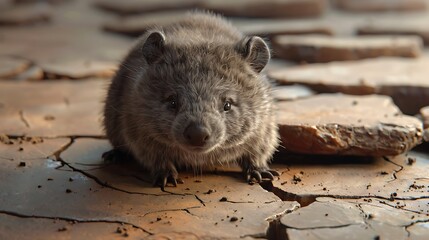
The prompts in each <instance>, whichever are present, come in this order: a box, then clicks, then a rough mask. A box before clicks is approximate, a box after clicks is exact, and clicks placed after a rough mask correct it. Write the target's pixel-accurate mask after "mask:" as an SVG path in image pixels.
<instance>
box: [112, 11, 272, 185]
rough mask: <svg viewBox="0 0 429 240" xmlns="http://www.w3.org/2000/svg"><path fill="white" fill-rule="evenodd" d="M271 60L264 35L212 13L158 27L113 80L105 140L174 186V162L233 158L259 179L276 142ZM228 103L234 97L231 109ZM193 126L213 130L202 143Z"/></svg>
mask: <svg viewBox="0 0 429 240" xmlns="http://www.w3.org/2000/svg"><path fill="white" fill-rule="evenodd" d="M269 58H270V52H269V49H268V47H267V45H266V43H265V42H264V41H263V40H262V39H261V38H259V37H246V36H244V35H242V34H241V33H240V32H238V31H237V30H236V29H235V28H234V27H232V26H231V25H230V24H229V23H228V22H226V21H224V20H223V19H222V18H220V17H218V16H215V15H212V14H207V13H190V14H189V16H188V17H187V18H185V19H184V20H182V21H180V22H177V23H175V24H172V25H170V26H166V27H163V28H155V29H152V30H151V31H149V32H148V33H146V34H145V35H143V36H142V37H141V38H139V39H138V41H137V43H136V45H135V46H134V47H133V48H132V49H131V51H130V52H129V54H128V56H127V57H126V58H125V60H124V61H123V63H122V65H121V67H120V68H119V70H118V72H117V74H116V76H115V77H114V79H113V80H112V83H111V85H110V88H109V91H108V95H107V99H106V102H105V109H104V126H105V130H106V133H107V137H108V139H109V140H110V142H111V143H112V145H113V147H114V148H115V149H116V150H118V151H123V152H129V153H131V154H132V155H133V156H134V158H135V159H136V160H137V161H138V162H140V163H141V164H142V165H143V166H144V167H145V168H147V169H148V170H150V171H151V172H152V174H153V175H154V177H155V180H156V181H157V184H159V185H161V187H163V186H164V185H165V181H167V180H169V181H172V182H173V184H175V179H177V170H176V166H186V167H192V168H196V167H200V166H204V165H212V164H224V163H230V162H238V163H239V164H240V165H241V166H242V168H243V171H244V172H245V173H246V175H247V176H248V177H254V178H256V180H260V179H259V178H260V176H261V173H262V176H267V171H269V168H268V165H267V163H268V162H269V161H270V159H271V157H272V155H273V153H274V151H275V149H276V147H277V146H278V131H277V124H276V122H275V120H274V115H275V114H274V113H273V110H272V98H271V96H270V84H269V82H268V80H267V79H266V77H265V76H264V75H263V74H261V73H260V71H261V70H262V69H263V68H264V67H265V65H266V64H267V63H268V60H269ZM173 100H175V103H176V108H175V109H174V106H175V105H174V103H173ZM226 101H230V102H232V107H231V110H229V111H224V105H225V102H226ZM189 124H199V126H203V127H204V129H206V130H207V131H208V132H209V133H210V138H209V140H207V142H206V144H205V145H204V146H203V147H195V146H190V145H189V144H188V143H187V139H186V137H185V136H184V134H183V132H184V131H185V128H186V127H187V126H188V125H189ZM268 175H270V174H268Z"/></svg>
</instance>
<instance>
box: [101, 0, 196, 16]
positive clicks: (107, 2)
mask: <svg viewBox="0 0 429 240" xmlns="http://www.w3.org/2000/svg"><path fill="white" fill-rule="evenodd" d="M199 2H200V1H199V0H181V1H177V0H163V1H159V0H146V1H141V0H122V1H115V0H99V1H97V2H96V6H98V7H100V8H102V9H106V10H109V11H113V12H116V13H119V14H123V15H126V14H137V13H148V12H156V11H164V10H178V9H192V8H195V7H197V4H198V3H199Z"/></svg>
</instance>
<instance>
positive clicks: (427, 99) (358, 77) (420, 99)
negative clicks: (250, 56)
mask: <svg viewBox="0 0 429 240" xmlns="http://www.w3.org/2000/svg"><path fill="white" fill-rule="evenodd" d="M428 65H429V59H427V58H421V59H416V60H414V59H397V58H379V59H367V60H361V61H352V62H339V63H328V64H313V65H306V66H298V67H288V68H285V69H283V70H275V71H271V72H269V76H270V77H271V78H273V79H275V80H276V81H277V82H278V83H280V84H303V85H306V86H309V87H310V88H312V89H313V90H316V91H318V92H343V93H347V94H356V95H363V94H382V95H388V96H391V97H392V98H393V100H394V102H395V103H396V105H398V107H399V108H400V109H401V111H402V112H404V113H407V114H416V113H418V112H419V110H420V108H422V107H424V106H427V105H429V81H428V76H429V69H428V67H427V66H428ZM386 69H389V71H386Z"/></svg>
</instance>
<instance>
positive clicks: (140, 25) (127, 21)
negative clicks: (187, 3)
mask: <svg viewBox="0 0 429 240" xmlns="http://www.w3.org/2000/svg"><path fill="white" fill-rule="evenodd" d="M186 15H187V11H180V10H176V11H162V12H157V13H147V14H144V15H136V16H128V17H124V18H118V19H116V20H113V21H110V22H107V23H106V24H104V26H103V29H104V30H106V31H109V32H116V33H121V34H124V35H128V36H133V37H136V36H140V35H141V34H143V33H144V32H146V31H147V30H148V29H150V28H152V27H154V26H165V25H168V24H171V23H174V22H177V21H179V20H181V19H183V18H184V17H185V16H186Z"/></svg>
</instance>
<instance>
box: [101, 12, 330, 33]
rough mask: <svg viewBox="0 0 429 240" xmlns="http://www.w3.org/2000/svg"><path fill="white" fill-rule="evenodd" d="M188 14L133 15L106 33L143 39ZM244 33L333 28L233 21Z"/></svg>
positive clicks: (106, 27) (108, 27) (111, 25)
mask: <svg viewBox="0 0 429 240" xmlns="http://www.w3.org/2000/svg"><path fill="white" fill-rule="evenodd" d="M187 13H188V11H186V10H174V11H173V10H170V11H162V12H156V13H147V14H144V15H131V16H126V17H121V18H117V19H115V20H112V21H110V22H107V23H105V24H104V25H103V29H104V30H106V31H109V32H116V33H120V34H125V35H129V36H140V35H141V34H143V33H144V32H146V31H147V30H148V29H150V28H152V27H154V26H164V25H168V24H171V23H174V22H177V21H178V20H180V19H182V18H183V17H185V16H186V14H187ZM231 22H232V23H233V25H234V26H236V27H237V28H238V29H239V30H240V31H242V32H243V33H245V34H247V35H256V36H264V37H269V38H271V37H273V36H277V35H284V34H295V35H296V34H324V35H333V32H332V29H331V27H329V26H328V25H327V24H321V23H318V22H316V21H309V20H280V19H275V20H273V19H269V20H268V19H265V20H255V19H241V18H240V19H237V18H235V19H231Z"/></svg>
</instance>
